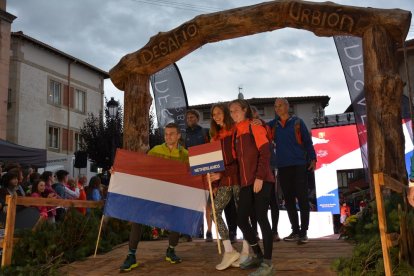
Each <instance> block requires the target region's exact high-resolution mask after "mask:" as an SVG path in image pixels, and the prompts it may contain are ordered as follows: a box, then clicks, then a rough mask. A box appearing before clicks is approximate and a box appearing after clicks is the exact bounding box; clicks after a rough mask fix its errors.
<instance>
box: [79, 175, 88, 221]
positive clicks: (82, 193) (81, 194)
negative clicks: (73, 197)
mask: <svg viewBox="0 0 414 276" xmlns="http://www.w3.org/2000/svg"><path fill="white" fill-rule="evenodd" d="M87 181H88V179H87V178H86V176H84V175H81V176H80V177H79V180H78V188H79V200H86V192H85V184H86V183H87ZM77 209H78V211H79V212H80V213H81V214H83V215H86V208H83V207H78V208H77Z"/></svg>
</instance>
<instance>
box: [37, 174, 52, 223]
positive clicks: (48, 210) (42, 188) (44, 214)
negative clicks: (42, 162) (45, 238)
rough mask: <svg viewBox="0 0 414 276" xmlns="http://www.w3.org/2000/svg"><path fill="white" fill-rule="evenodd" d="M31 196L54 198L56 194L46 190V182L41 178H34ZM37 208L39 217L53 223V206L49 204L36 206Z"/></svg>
mask: <svg viewBox="0 0 414 276" xmlns="http://www.w3.org/2000/svg"><path fill="white" fill-rule="evenodd" d="M31 196H32V197H42V198H56V194H54V193H47V192H46V183H45V182H44V181H43V180H40V179H39V180H36V181H35V182H34V183H33V185H32V191H31ZM37 209H39V213H40V217H41V218H42V219H45V220H47V221H48V222H50V223H55V214H56V213H55V212H53V211H54V208H53V207H49V206H37Z"/></svg>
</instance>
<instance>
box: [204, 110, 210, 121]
mask: <svg viewBox="0 0 414 276" xmlns="http://www.w3.org/2000/svg"><path fill="white" fill-rule="evenodd" d="M203 120H210V111H203Z"/></svg>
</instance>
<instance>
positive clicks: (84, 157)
mask: <svg viewBox="0 0 414 276" xmlns="http://www.w3.org/2000/svg"><path fill="white" fill-rule="evenodd" d="M87 161H88V154H87V153H86V151H77V152H75V165H74V166H75V168H86V164H87Z"/></svg>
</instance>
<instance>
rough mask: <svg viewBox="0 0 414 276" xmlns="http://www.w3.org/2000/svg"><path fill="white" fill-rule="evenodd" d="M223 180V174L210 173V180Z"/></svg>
mask: <svg viewBox="0 0 414 276" xmlns="http://www.w3.org/2000/svg"><path fill="white" fill-rule="evenodd" d="M220 178H221V173H210V180H211V181H212V182H213V181H216V180H219V179H220Z"/></svg>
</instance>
